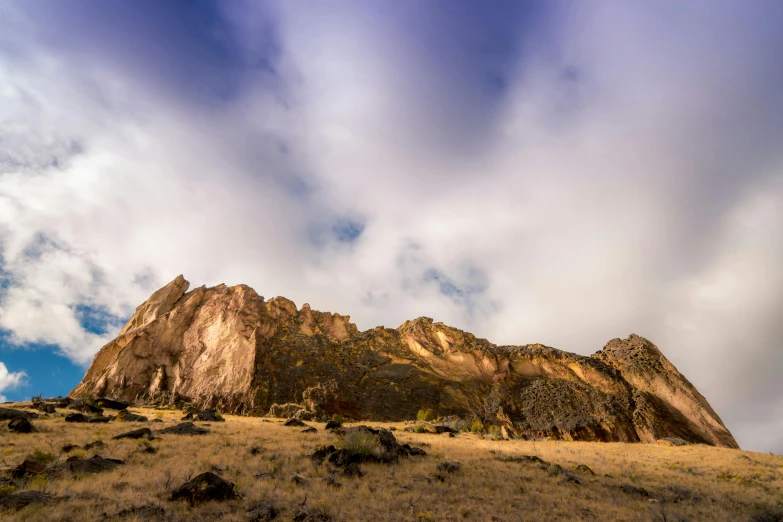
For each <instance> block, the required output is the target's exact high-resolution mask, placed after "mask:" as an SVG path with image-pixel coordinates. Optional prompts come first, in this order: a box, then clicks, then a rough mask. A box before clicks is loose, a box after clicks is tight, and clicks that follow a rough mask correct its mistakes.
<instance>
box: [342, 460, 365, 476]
mask: <svg viewBox="0 0 783 522" xmlns="http://www.w3.org/2000/svg"><path fill="white" fill-rule="evenodd" d="M343 476H345V477H351V478H354V477H359V478H361V477H363V476H364V471H362V470H361V468H360V467H359V465H358V464H357V463H355V462H351V463H350V464H348V465H347V466H345V469H343Z"/></svg>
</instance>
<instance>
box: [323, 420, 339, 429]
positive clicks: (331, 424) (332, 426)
mask: <svg viewBox="0 0 783 522" xmlns="http://www.w3.org/2000/svg"><path fill="white" fill-rule="evenodd" d="M342 427H343V425H342V424H341V423H339V422H337V421H333V420H330V421H329V422H327V423H326V427H325V428H324V429H327V430H334V429H337V428H342Z"/></svg>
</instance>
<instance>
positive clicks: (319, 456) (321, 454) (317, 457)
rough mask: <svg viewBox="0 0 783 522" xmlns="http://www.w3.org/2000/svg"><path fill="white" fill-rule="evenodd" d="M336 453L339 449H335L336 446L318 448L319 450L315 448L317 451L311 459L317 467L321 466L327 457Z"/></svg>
mask: <svg viewBox="0 0 783 522" xmlns="http://www.w3.org/2000/svg"><path fill="white" fill-rule="evenodd" d="M335 451H337V448H335V447H334V446H331V445H329V446H318V447H317V448H315V451H314V452H313V454H312V455H310V459H311V460H312V461H313V462H315V463H316V465H317V466H320V465H321V463H322V462H323V461H324V460H325V459H326V457H328V456H329V455H331V454H332V453H334V452H335Z"/></svg>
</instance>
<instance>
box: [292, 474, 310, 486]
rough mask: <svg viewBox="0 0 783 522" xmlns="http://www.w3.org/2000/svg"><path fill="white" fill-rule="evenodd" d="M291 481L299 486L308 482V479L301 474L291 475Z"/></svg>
mask: <svg viewBox="0 0 783 522" xmlns="http://www.w3.org/2000/svg"><path fill="white" fill-rule="evenodd" d="M291 483H292V484H294V485H297V486H303V485H305V484H307V479H306V478H304V477H300V476H299V475H294V476H293V477H291Z"/></svg>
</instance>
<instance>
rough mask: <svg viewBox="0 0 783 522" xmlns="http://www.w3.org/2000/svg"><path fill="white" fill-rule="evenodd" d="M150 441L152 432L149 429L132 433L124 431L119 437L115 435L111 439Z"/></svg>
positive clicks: (140, 429) (141, 429)
mask: <svg viewBox="0 0 783 522" xmlns="http://www.w3.org/2000/svg"><path fill="white" fill-rule="evenodd" d="M141 438H145V439H148V440H149V439H152V438H153V437H152V431H151V430H150V429H149V428H139V429H137V430H132V431H126V432H125V433H120V434H119V435H115V436H114V437H112V439H115V440H119V439H141Z"/></svg>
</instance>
